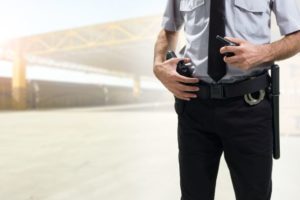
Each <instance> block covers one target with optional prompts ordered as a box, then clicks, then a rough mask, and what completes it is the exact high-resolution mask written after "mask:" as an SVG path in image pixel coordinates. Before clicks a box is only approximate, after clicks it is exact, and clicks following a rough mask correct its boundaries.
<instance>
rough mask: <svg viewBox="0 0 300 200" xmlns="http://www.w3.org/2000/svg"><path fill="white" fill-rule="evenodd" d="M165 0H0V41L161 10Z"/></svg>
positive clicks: (150, 13)
mask: <svg viewBox="0 0 300 200" xmlns="http://www.w3.org/2000/svg"><path fill="white" fill-rule="evenodd" d="M165 6H166V0H151V1H150V0H149V1H145V0H0V41H3V40H5V39H7V38H14V37H18V36H23V35H32V34H36V33H43V32H49V31H55V30H62V29H68V28H74V27H80V26H84V25H90V24H97V23H103V22H108V21H116V20H121V19H126V18H133V17H139V16H145V15H155V14H159V13H162V12H163V10H164V8H165Z"/></svg>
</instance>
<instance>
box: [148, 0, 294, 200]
mask: <svg viewBox="0 0 300 200" xmlns="http://www.w3.org/2000/svg"><path fill="white" fill-rule="evenodd" d="M271 12H274V14H275V16H276V21H277V24H278V26H279V28H280V32H281V34H282V35H283V36H284V37H282V38H281V39H280V40H278V41H275V42H273V43H270V24H271ZM182 26H184V32H185V36H186V47H185V48H184V49H183V50H182V52H183V57H184V58H173V59H170V60H166V59H165V55H166V53H167V51H168V50H175V48H176V43H177V39H178V31H179V30H180V28H181V27H182ZM162 27H163V29H162V30H161V32H160V33H159V35H158V39H157V42H156V45H155V58H154V67H153V72H154V74H155V75H156V77H157V78H158V79H159V80H160V81H161V82H162V83H163V85H164V86H165V87H166V88H167V89H168V90H169V91H170V92H171V93H172V94H173V95H174V97H175V110H176V113H177V116H178V133H177V134H178V146H179V167H180V186H181V194H182V195H181V200H213V199H214V193H215V184H216V177H217V173H218V167H219V161H220V157H221V154H222V153H223V152H224V157H225V160H226V163H227V165H228V167H229V170H230V174H231V179H232V182H233V187H234V191H235V195H236V199H237V200H269V199H270V198H271V190H272V161H273V160H272V108H271V102H270V99H269V98H267V95H266V97H265V98H264V99H263V100H262V101H261V102H260V103H258V104H256V105H249V104H248V103H247V102H246V101H245V98H244V94H245V93H246V92H247V91H246V90H247V88H251V87H254V85H257V84H258V83H257V81H256V80H258V79H259V78H257V77H264V76H265V74H266V73H267V69H269V68H270V66H271V65H272V63H273V62H274V61H278V60H283V59H287V58H289V57H291V56H293V55H295V54H297V53H298V52H299V51H300V32H299V30H300V12H299V10H298V8H297V4H296V2H295V0H168V3H167V8H166V11H165V13H164V16H163V22H162ZM216 35H221V36H227V39H228V40H230V41H232V42H234V43H236V44H237V45H238V46H223V45H222V44H221V43H219V42H218V41H217V40H216ZM228 52H231V53H233V54H234V55H233V56H225V55H226V54H225V53H228ZM181 60H184V61H185V62H191V63H192V65H193V66H194V67H195V70H194V73H193V75H192V77H186V76H183V75H180V74H179V73H177V71H176V66H177V63H178V62H179V61H181ZM250 77H251V78H250ZM249 78H250V79H251V80H252V79H253V81H252V82H251V81H247V83H245V80H249ZM260 79H261V80H263V79H262V78H260ZM243 81H244V84H241V83H242V82H243ZM251 84H252V85H251ZM226 87H227V90H226V91H225V92H224V90H225V89H224V88H226ZM228 88H229V89H228ZM264 88H266V87H264ZM264 88H260V89H264ZM233 90H236V91H235V93H236V94H240V95H230V93H232V91H233ZM242 90H244V93H243V91H242Z"/></svg>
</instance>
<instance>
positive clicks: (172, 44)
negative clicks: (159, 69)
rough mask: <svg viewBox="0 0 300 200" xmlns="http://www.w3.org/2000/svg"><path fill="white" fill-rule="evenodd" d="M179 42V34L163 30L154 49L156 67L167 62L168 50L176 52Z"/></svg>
mask: <svg viewBox="0 0 300 200" xmlns="http://www.w3.org/2000/svg"><path fill="white" fill-rule="evenodd" d="M177 41H178V32H172V31H166V30H161V31H160V33H159V35H158V38H157V41H156V43H155V49H154V65H155V64H156V63H162V62H164V61H165V55H166V53H167V51H168V50H173V51H175V49H176V46H177Z"/></svg>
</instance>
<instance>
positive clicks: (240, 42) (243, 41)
mask: <svg viewBox="0 0 300 200" xmlns="http://www.w3.org/2000/svg"><path fill="white" fill-rule="evenodd" d="M225 38H226V39H227V40H229V41H231V42H234V43H237V44H242V43H245V42H246V40H243V39H241V38H233V37H225Z"/></svg>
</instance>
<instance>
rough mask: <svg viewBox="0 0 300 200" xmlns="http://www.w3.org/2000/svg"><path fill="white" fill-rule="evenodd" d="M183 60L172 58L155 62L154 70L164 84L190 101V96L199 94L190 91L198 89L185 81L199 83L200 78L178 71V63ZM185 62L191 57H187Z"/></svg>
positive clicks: (176, 94) (179, 96)
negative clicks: (183, 74)
mask: <svg viewBox="0 0 300 200" xmlns="http://www.w3.org/2000/svg"><path fill="white" fill-rule="evenodd" d="M180 60H183V59H181V58H172V59H170V60H167V61H165V62H163V63H159V64H155V66H154V67H153V72H154V74H155V76H156V77H157V78H158V79H159V80H160V81H161V82H162V84H163V85H164V86H165V87H166V88H167V89H168V90H169V91H170V92H172V93H173V94H174V95H175V96H176V97H177V98H179V99H182V100H186V101H189V100H190V98H196V97H197V95H196V94H193V93H189V92H195V91H198V90H199V88H198V87H196V86H188V85H184V84H183V83H198V82H199V79H198V78H190V77H185V76H182V75H180V74H178V73H177V71H176V67H177V63H178V62H179V61H180ZM184 61H185V63H187V62H189V61H190V59H188V58H185V59H184Z"/></svg>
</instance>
